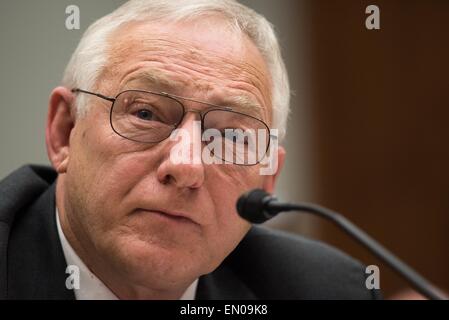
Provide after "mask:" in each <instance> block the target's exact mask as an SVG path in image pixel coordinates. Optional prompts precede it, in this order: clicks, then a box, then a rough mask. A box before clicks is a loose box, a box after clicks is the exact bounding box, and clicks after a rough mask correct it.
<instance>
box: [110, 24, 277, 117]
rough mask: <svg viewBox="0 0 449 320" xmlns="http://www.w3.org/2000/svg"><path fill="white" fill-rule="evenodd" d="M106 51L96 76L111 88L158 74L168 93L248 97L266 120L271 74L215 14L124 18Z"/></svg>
mask: <svg viewBox="0 0 449 320" xmlns="http://www.w3.org/2000/svg"><path fill="white" fill-rule="evenodd" d="M107 55H108V59H107V61H108V67H107V68H105V74H103V75H102V79H104V80H106V82H107V83H108V87H109V88H110V89H111V90H115V91H116V92H115V93H117V90H121V89H125V88H126V89H132V88H131V87H132V84H130V82H132V83H133V84H134V85H135V84H136V83H139V77H141V76H145V75H146V76H145V77H142V78H144V79H141V80H142V81H141V82H143V81H146V82H147V83H148V80H150V81H151V79H152V78H153V79H158V80H160V81H159V82H161V83H160V84H161V85H164V90H167V92H168V91H172V92H170V93H176V94H180V95H185V94H186V93H185V91H183V89H194V90H195V92H198V93H199V95H198V96H196V97H197V98H199V99H201V98H203V96H204V95H201V94H202V93H205V92H208V93H214V94H215V95H217V94H218V95H220V94H222V95H235V97H236V99H239V98H240V99H243V100H246V101H250V100H253V101H252V105H254V106H256V107H257V106H259V107H260V108H262V109H265V112H264V113H265V116H264V118H265V117H266V119H267V120H269V119H271V78H270V76H269V72H268V69H267V66H266V63H265V61H264V59H263V57H262V55H261V53H260V52H259V50H258V49H257V47H256V46H255V45H254V43H253V42H252V41H251V40H250V39H249V37H247V36H246V35H244V34H242V33H241V32H238V31H236V30H235V28H233V27H232V26H230V25H229V24H228V23H226V22H223V21H222V20H220V19H217V18H214V17H211V18H206V19H202V20H198V21H188V22H187V21H186V22H178V23H175V24H163V23H146V22H145V23H142V22H138V23H136V22H133V23H128V24H126V25H125V26H122V27H121V28H119V29H118V30H117V31H116V32H115V33H114V34H113V35H112V37H111V39H110V47H109V49H108V51H107ZM152 72H154V76H153V77H151V73H152ZM130 86H131V87H130ZM139 89H148V88H143V87H140V88H139ZM190 95H191V94H190ZM200 96H201V98H200ZM217 102H218V101H214V103H217Z"/></svg>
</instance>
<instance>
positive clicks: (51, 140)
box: [45, 87, 75, 173]
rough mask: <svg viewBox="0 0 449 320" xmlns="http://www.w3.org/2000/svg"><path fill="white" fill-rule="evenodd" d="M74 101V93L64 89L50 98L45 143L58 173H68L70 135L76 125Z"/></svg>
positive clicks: (55, 91)
mask: <svg viewBox="0 0 449 320" xmlns="http://www.w3.org/2000/svg"><path fill="white" fill-rule="evenodd" d="M73 100H74V96H73V93H72V92H71V91H70V90H69V89H67V88H64V87H57V88H55V89H54V90H53V91H52V93H51V96H50V102H49V106H48V116H47V126H46V130H45V142H46V145H47V154H48V158H49V159H50V162H51V163H52V165H53V168H55V170H56V171H57V172H58V173H65V172H66V171H67V164H68V161H69V150H70V134H71V132H72V129H73V127H74V125H75V116H74V114H72V112H71V105H72V103H73Z"/></svg>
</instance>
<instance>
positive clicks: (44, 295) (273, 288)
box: [0, 165, 379, 299]
mask: <svg viewBox="0 0 449 320" xmlns="http://www.w3.org/2000/svg"><path fill="white" fill-rule="evenodd" d="M56 177H57V175H56V172H55V171H53V170H52V169H51V168H49V167H44V166H34V165H32V166H25V167H22V168H20V169H19V170H17V171H15V172H13V173H12V174H11V175H9V176H8V177H7V178H5V179H4V180H3V181H1V182H0V299H74V298H75V296H74V293H73V291H71V290H68V289H66V287H65V281H66V278H67V276H68V274H66V273H65V269H66V261H65V258H64V254H63V251H62V247H61V243H60V240H59V237H58V233H57V228H56V221H55V180H56ZM378 297H379V294H378V292H376V291H372V290H368V289H366V287H365V272H364V268H363V267H362V265H360V264H359V263H358V262H356V261H354V260H353V259H351V258H349V257H348V256H346V255H345V254H343V253H341V252H339V251H337V250H335V249H333V248H330V247H329V246H326V245H324V244H320V243H318V242H315V241H311V240H306V239H304V238H301V237H297V236H291V235H288V234H285V233H281V232H277V231H272V230H269V229H266V228H263V227H253V228H252V229H251V230H250V232H249V233H248V234H247V236H246V237H245V238H244V239H243V240H242V242H241V243H240V244H239V245H238V247H237V248H236V249H235V250H234V251H233V252H232V253H231V254H230V255H229V256H228V257H227V258H226V259H225V261H224V262H223V263H222V264H221V265H220V267H219V268H217V269H216V270H215V271H214V272H212V273H210V274H208V275H204V276H202V277H200V280H199V283H198V289H197V295H196V298H197V299H375V298H378Z"/></svg>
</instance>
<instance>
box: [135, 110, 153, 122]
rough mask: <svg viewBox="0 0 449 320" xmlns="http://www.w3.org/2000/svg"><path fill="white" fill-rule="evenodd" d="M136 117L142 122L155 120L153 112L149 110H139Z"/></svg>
mask: <svg viewBox="0 0 449 320" xmlns="http://www.w3.org/2000/svg"><path fill="white" fill-rule="evenodd" d="M136 116H137V117H138V118H139V119H142V120H153V112H151V111H150V110H147V109H141V110H138V111H137V112H136Z"/></svg>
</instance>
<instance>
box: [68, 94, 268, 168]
mask: <svg viewBox="0 0 449 320" xmlns="http://www.w3.org/2000/svg"><path fill="white" fill-rule="evenodd" d="M70 91H71V92H72V93H85V94H89V95H93V96H96V97H98V98H101V99H104V100H106V101H109V102H112V104H111V106H110V112H109V123H110V125H111V128H112V130H113V131H114V132H115V133H116V134H117V135H119V136H120V137H122V138H124V139H127V140H130V141H134V142H138V143H146V144H157V143H160V142H162V141H164V140H166V139H167V138H169V137H170V135H171V133H173V131H174V130H176V129H177V128H178V126H179V125H180V124H181V123H182V122H183V120H184V117H185V115H186V114H187V112H195V113H197V114H199V116H200V119H201V132H204V118H205V116H206V114H207V113H209V112H211V111H217V110H218V111H227V112H232V113H236V114H240V115H243V116H246V117H250V118H252V119H254V120H257V121H259V122H261V123H262V124H263V125H264V126H265V127H266V128H267V130H268V144H267V148H266V150H265V153H264V156H263V158H264V157H265V156H266V155H267V153H268V150H269V148H270V143H271V139H277V136H276V135H273V134H271V130H270V127H269V126H268V125H267V124H266V123H265V121H263V120H261V119H259V118H256V117H254V116H251V115H249V114H246V113H243V112H239V111H235V110H233V109H232V108H231V107H227V106H220V105H216V104H213V103H209V102H204V101H199V100H196V99H192V98H187V97H182V96H178V95H174V94H169V93H167V92H164V91H161V92H154V91H148V90H140V89H128V90H124V91H121V92H119V93H118V94H117V95H116V96H115V97H114V98H113V97H108V96H105V95H103V94H101V93H96V92H91V91H87V90H84V89H80V88H73V89H71V90H70ZM131 91H132V92H140V93H150V94H154V95H158V96H161V97H166V98H169V99H172V100H174V101H176V102H177V103H179V105H180V106H181V107H182V111H183V114H182V117H181V119H180V120H179V122H178V123H176V125H174V128H173V130H172V131H171V132H170V134H169V135H168V136H167V137H166V138H164V139H162V140H160V141H156V142H144V141H139V140H134V139H131V138H128V137H125V136H124V135H123V134H121V133H119V132H117V130H116V129H115V128H114V125H113V124H112V110H113V109H114V104H115V102H116V101H117V98H118V97H119V96H120V95H121V94H123V93H126V92H131ZM179 99H181V100H186V101H191V102H196V103H201V104H204V105H208V106H210V107H212V108H211V109H207V110H204V111H199V110H186V107H185V106H184V104H183V103H182V102H181V101H179ZM263 158H262V159H263ZM262 159H261V160H260V161H257V162H256V163H254V164H237V165H240V166H254V165H257V164H259V163H260V162H261V161H262ZM222 160H224V159H222ZM224 161H226V160H224ZM233 164H235V163H233Z"/></svg>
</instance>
